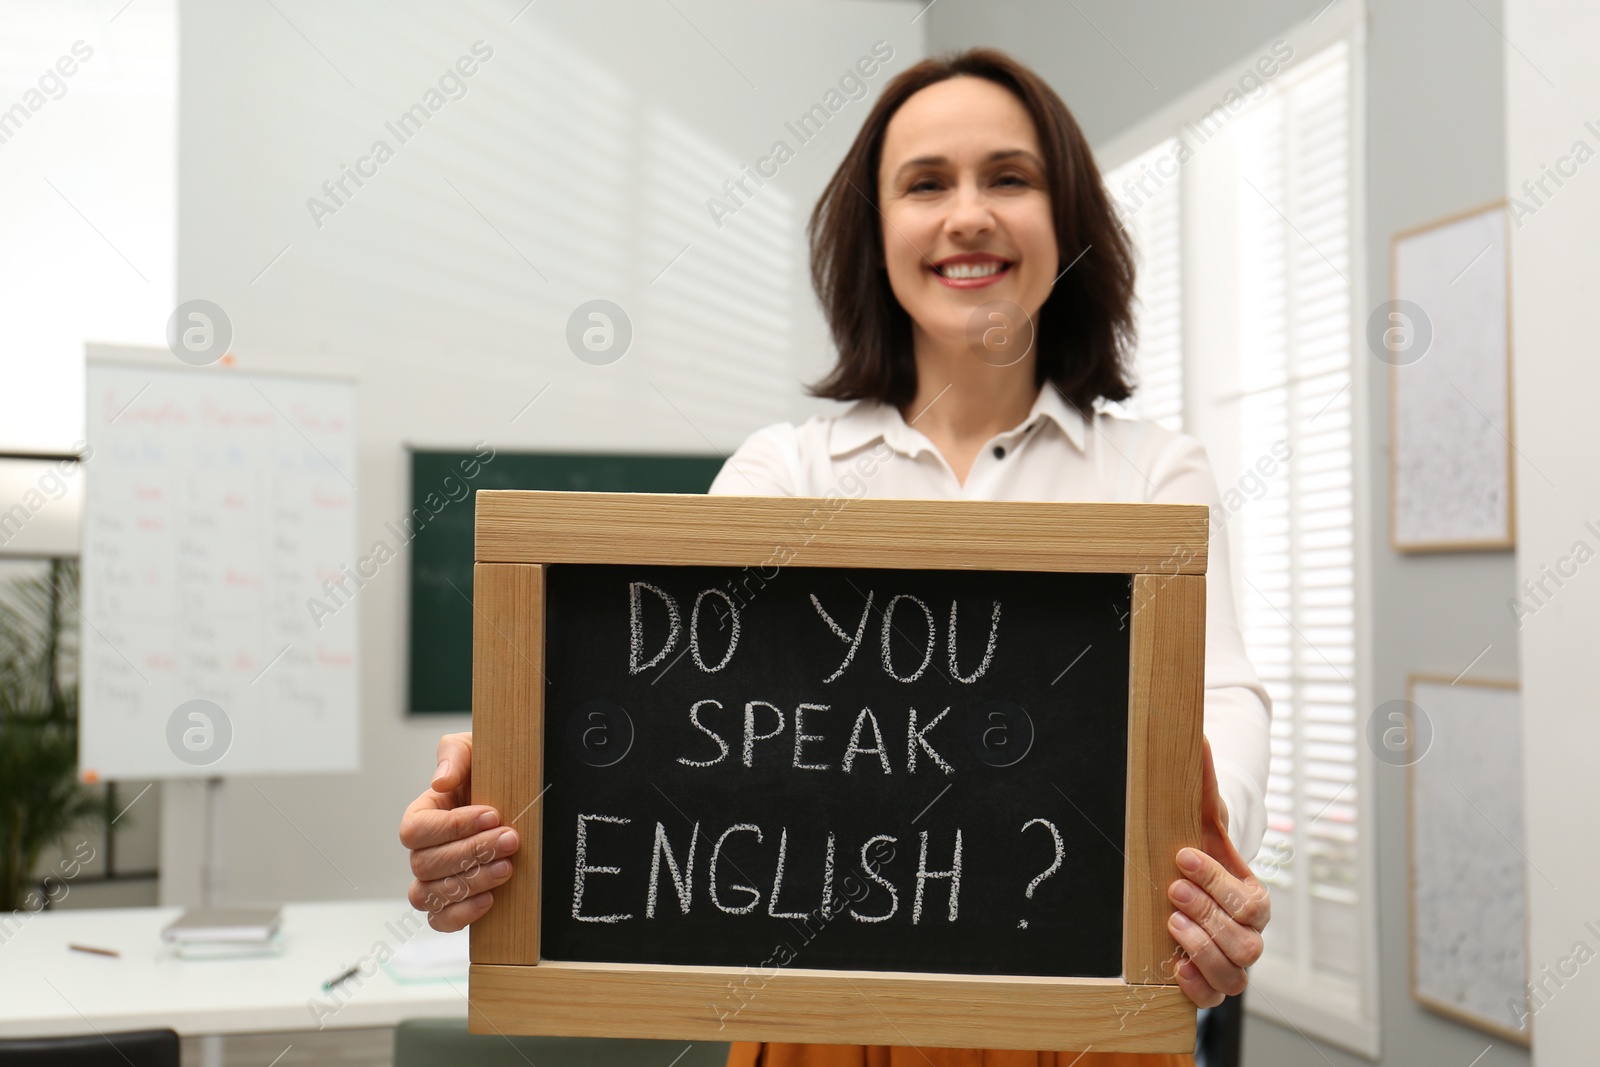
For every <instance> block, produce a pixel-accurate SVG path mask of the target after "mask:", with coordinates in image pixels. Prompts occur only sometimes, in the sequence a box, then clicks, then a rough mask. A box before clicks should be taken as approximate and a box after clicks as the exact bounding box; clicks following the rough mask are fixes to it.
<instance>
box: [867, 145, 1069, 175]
mask: <svg viewBox="0 0 1600 1067" xmlns="http://www.w3.org/2000/svg"><path fill="white" fill-rule="evenodd" d="M1019 157H1020V158H1023V159H1027V160H1029V161H1030V162H1032V163H1033V165H1034V166H1036V167H1039V168H1040V169H1043V167H1044V161H1043V160H1041V159H1040V158H1039V157H1038V156H1036V155H1034V154H1033V153H1032V152H1030V151H1028V150H1027V149H1026V148H997V149H995V150H994V151H993V152H990V153H989V154H988V155H987V156H984V157H983V162H985V163H998V162H1000V161H1001V160H1005V159H1016V158H1019ZM949 162H950V160H949V159H948V158H946V157H945V156H918V157H917V158H916V159H908V160H906V161H905V162H904V163H902V164H900V166H899V168H898V169H897V170H896V171H895V172H894V174H895V177H896V178H899V177H900V175H902V174H904V173H905V172H906V171H908V170H910V169H911V168H913V167H942V166H945V165H946V164H948V163H949Z"/></svg>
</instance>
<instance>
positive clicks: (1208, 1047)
mask: <svg viewBox="0 0 1600 1067" xmlns="http://www.w3.org/2000/svg"><path fill="white" fill-rule="evenodd" d="M1200 1014H1201V1019H1200V1032H1199V1035H1198V1037H1199V1040H1198V1041H1197V1042H1196V1046H1197V1047H1196V1048H1195V1065H1196V1067H1239V1063H1240V1061H1241V1059H1242V1058H1243V1053H1244V995H1243V994H1240V995H1239V996H1236V997H1228V998H1226V999H1224V1000H1223V1002H1222V1003H1221V1004H1218V1005H1217V1006H1216V1007H1214V1008H1208V1009H1205V1010H1203V1011H1202V1012H1201V1013H1200Z"/></svg>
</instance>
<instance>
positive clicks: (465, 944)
mask: <svg viewBox="0 0 1600 1067" xmlns="http://www.w3.org/2000/svg"><path fill="white" fill-rule="evenodd" d="M470 945H471V940H470V938H469V936H468V933H467V931H466V930H458V931H456V932H455V933H453V934H441V933H439V932H438V931H437V930H434V929H432V928H429V929H426V930H423V931H422V932H420V933H418V934H417V936H416V937H414V938H412V939H411V940H410V941H407V942H406V943H405V944H403V945H401V946H400V947H399V948H398V949H396V950H395V951H394V954H393V955H392V956H390V957H389V959H388V960H386V961H385V962H384V964H383V968H384V970H386V971H388V972H389V977H391V978H393V979H394V980H395V981H397V982H429V981H442V980H444V979H446V978H465V977H466V976H467V966H468V963H469V955H468V953H469V948H470Z"/></svg>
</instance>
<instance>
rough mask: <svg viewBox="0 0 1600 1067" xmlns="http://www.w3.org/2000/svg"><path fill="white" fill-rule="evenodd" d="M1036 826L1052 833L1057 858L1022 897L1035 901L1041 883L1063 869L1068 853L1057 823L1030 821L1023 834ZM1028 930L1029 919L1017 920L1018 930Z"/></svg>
mask: <svg viewBox="0 0 1600 1067" xmlns="http://www.w3.org/2000/svg"><path fill="white" fill-rule="evenodd" d="M1034 824H1038V825H1040V826H1043V827H1044V828H1045V829H1046V830H1049V831H1050V840H1051V841H1053V842H1055V846H1056V858H1055V860H1054V862H1052V863H1051V864H1050V866H1048V867H1046V868H1045V869H1044V870H1043V871H1041V872H1040V873H1039V874H1037V875H1035V876H1034V879H1033V881H1031V882H1029V883H1028V888H1027V889H1024V890H1023V891H1022V895H1023V896H1025V897H1027V898H1028V899H1029V900H1032V899H1033V891H1034V890H1035V889H1038V888H1039V883H1041V882H1043V881H1044V880H1045V879H1046V878H1049V877H1050V876H1051V875H1052V874H1055V873H1056V872H1057V871H1059V870H1060V869H1061V858H1062V856H1063V855H1065V853H1066V849H1065V848H1064V847H1063V846H1062V844H1061V831H1060V830H1057V829H1056V825H1055V823H1053V822H1051V821H1050V820H1049V819H1029V820H1028V821H1027V822H1025V823H1023V824H1022V832H1023V833H1026V832H1027V830H1028V827H1030V826H1033V825H1034ZM1027 928H1028V920H1027V919H1018V920H1017V929H1019V930H1026V929H1027Z"/></svg>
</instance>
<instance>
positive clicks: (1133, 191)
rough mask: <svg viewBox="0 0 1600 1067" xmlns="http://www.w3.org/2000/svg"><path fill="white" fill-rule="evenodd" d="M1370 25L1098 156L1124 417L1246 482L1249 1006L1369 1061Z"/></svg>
mask: <svg viewBox="0 0 1600 1067" xmlns="http://www.w3.org/2000/svg"><path fill="white" fill-rule="evenodd" d="M1361 17H1362V15H1361V9H1360V5H1359V4H1356V3H1347V4H1341V5H1339V6H1338V7H1337V8H1335V9H1334V10H1332V11H1329V12H1326V13H1325V14H1324V15H1322V16H1319V19H1318V20H1314V21H1313V22H1312V23H1307V24H1304V25H1302V26H1300V27H1296V28H1295V29H1293V30H1290V31H1289V32H1287V33H1286V34H1284V35H1283V37H1282V38H1279V39H1275V40H1274V41H1272V42H1269V43H1267V44H1266V45H1263V46H1262V48H1260V49H1258V50H1257V51H1255V52H1253V53H1252V54H1250V55H1249V56H1247V57H1245V58H1244V59H1242V60H1241V61H1240V62H1238V63H1236V64H1234V65H1232V66H1230V67H1229V68H1228V69H1227V70H1225V71H1224V72H1223V73H1222V74H1221V75H1219V77H1218V78H1217V79H1214V80H1213V81H1212V82H1209V83H1207V84H1206V85H1205V86H1202V87H1201V88H1200V89H1198V90H1196V91H1195V92H1194V93H1193V94H1191V95H1190V96H1189V97H1187V98H1186V99H1185V100H1183V101H1180V102H1179V103H1178V105H1176V106H1175V107H1173V108H1172V109H1169V110H1168V111H1165V112H1163V113H1161V114H1159V115H1157V116H1154V117H1153V118H1152V119H1151V120H1149V121H1147V122H1146V123H1144V124H1143V125H1141V126H1140V127H1139V128H1137V129H1136V130H1133V131H1130V132H1129V133H1128V134H1126V135H1124V136H1123V137H1122V138H1121V139H1119V141H1118V142H1116V143H1115V144H1113V145H1110V146H1106V149H1105V151H1103V152H1102V159H1103V161H1104V162H1105V163H1107V164H1110V166H1108V167H1107V169H1106V171H1105V176H1106V184H1107V188H1108V191H1109V192H1110V193H1111V195H1112V196H1113V197H1114V198H1115V199H1116V201H1117V204H1118V207H1119V211H1120V214H1121V217H1122V220H1123V225H1124V226H1125V227H1126V229H1127V231H1128V232H1129V234H1130V235H1131V236H1132V238H1133V240H1134V243H1135V244H1136V246H1137V247H1138V249H1139V254H1140V278H1139V283H1138V296H1139V300H1140V307H1139V311H1138V323H1139V328H1140V338H1139V347H1138V351H1137V353H1136V357H1135V368H1134V369H1135V374H1136V375H1137V377H1138V378H1139V379H1140V381H1141V392H1142V394H1143V395H1140V396H1136V397H1135V398H1134V399H1133V400H1131V401H1129V402H1128V403H1127V404H1126V405H1122V407H1124V408H1125V409H1126V410H1127V412H1128V413H1129V414H1132V415H1134V416H1136V417H1140V418H1147V419H1153V420H1155V421H1159V422H1163V423H1165V424H1167V425H1170V426H1174V427H1180V426H1181V428H1183V429H1184V430H1185V431H1186V432H1189V433H1192V434H1194V435H1195V436H1197V437H1199V438H1200V439H1201V440H1202V441H1203V442H1205V444H1206V447H1207V450H1208V451H1209V453H1210V455H1211V459H1212V463H1213V465H1214V466H1215V468H1216V473H1217V478H1218V481H1219V483H1221V486H1222V487H1223V489H1224V490H1227V489H1230V488H1238V489H1239V490H1240V491H1241V493H1242V497H1240V498H1235V499H1242V503H1241V504H1240V505H1239V506H1238V507H1237V510H1231V511H1228V512H1227V514H1226V518H1225V521H1226V524H1227V531H1228V535H1229V553H1230V557H1231V559H1232V561H1233V565H1234V566H1233V573H1234V581H1235V590H1234V595H1235V600H1236V603H1237V604H1238V608H1239V621H1240V625H1241V627H1242V629H1243V631H1244V636H1245V642H1246V645H1247V648H1248V650H1249V653H1250V657H1251V660H1252V661H1253V662H1254V664H1255V666H1256V669H1257V671H1258V673H1259V674H1260V676H1261V679H1262V682H1263V683H1264V684H1265V685H1266V687H1267V689H1268V691H1269V692H1270V693H1271V695H1272V699H1273V705H1274V706H1273V724H1272V764H1271V771H1270V778H1269V781H1268V783H1267V806H1268V825H1267V832H1266V838H1265V840H1264V841H1263V843H1262V847H1261V851H1260V853H1259V854H1258V855H1257V856H1256V859H1255V861H1254V863H1253V864H1252V866H1254V868H1255V869H1256V871H1257V873H1258V874H1259V875H1260V876H1261V877H1262V879H1263V880H1264V881H1266V882H1267V883H1268V884H1269V885H1271V886H1272V889H1273V921H1272V924H1271V926H1269V927H1268V930H1267V952H1266V955H1265V956H1264V957H1263V958H1262V960H1261V962H1260V963H1258V964H1257V965H1256V967H1255V968H1254V970H1253V972H1252V993H1251V994H1250V995H1249V996H1248V997H1247V998H1246V1005H1247V1007H1249V1009H1250V1010H1252V1011H1255V1012H1257V1013H1260V1014H1263V1015H1266V1016H1268V1017H1271V1018H1274V1019H1277V1020H1279V1021H1282V1022H1286V1023H1289V1024H1292V1025H1294V1026H1296V1027H1298V1028H1300V1029H1302V1030H1304V1031H1306V1032H1308V1033H1314V1034H1316V1035H1318V1036H1320V1037H1323V1038H1325V1039H1327V1040H1329V1041H1332V1042H1335V1043H1338V1044H1341V1045H1344V1046H1346V1047H1348V1048H1351V1049H1353V1050H1355V1051H1358V1052H1361V1053H1363V1054H1365V1055H1368V1056H1376V1055H1377V1052H1378V1047H1377V1019H1376V1010H1377V946H1376V918H1375V917H1376V913H1377V911H1376V901H1375V900H1374V879H1373V863H1374V858H1373V855H1372V853H1373V845H1372V842H1373V834H1372V832H1371V829H1370V824H1371V812H1370V810H1369V807H1370V806H1369V805H1367V804H1366V798H1367V794H1366V790H1365V787H1366V783H1367V782H1368V781H1370V767H1368V766H1367V765H1366V761H1367V760H1368V759H1369V758H1370V756H1369V754H1368V753H1367V752H1366V749H1365V745H1364V744H1363V743H1362V741H1361V736H1360V715H1359V714H1358V711H1359V709H1362V708H1364V707H1366V706H1368V705H1369V703H1370V702H1369V701H1368V700H1367V699H1366V698H1365V693H1366V692H1367V688H1366V680H1365V678H1364V677H1363V674H1362V671H1363V668H1364V664H1365V657H1364V656H1363V655H1362V654H1361V647H1362V644H1361V642H1362V639H1363V638H1362V635H1363V633H1364V626H1363V624H1362V620H1361V619H1360V617H1359V613H1358V610H1357V599H1356V588H1357V581H1358V579H1359V573H1360V559H1359V553H1358V548H1359V546H1358V541H1357V538H1356V536H1355V532H1356V529H1357V518H1358V515H1359V514H1361V497H1360V492H1359V490H1360V486H1361V479H1360V478H1358V477H1357V473H1358V471H1359V470H1360V469H1361V466H1360V454H1359V449H1358V445H1359V441H1360V433H1359V429H1360V427H1359V425H1358V418H1359V416H1360V414H1361V413H1360V412H1359V411H1358V409H1357V406H1356V405H1355V404H1354V402H1353V398H1354V397H1355V396H1356V395H1358V394H1359V393H1360V392H1361V385H1360V382H1359V380H1358V378H1359V375H1360V372H1361V370H1362V368H1361V366H1360V365H1358V364H1357V363H1355V362H1354V361H1353V359H1352V353H1353V351H1355V349H1356V345H1357V344H1358V343H1359V341H1358V338H1357V335H1356V330H1357V327H1358V324H1357V323H1356V322H1355V321H1354V314H1353V312H1354V308H1353V300H1354V297H1355V294H1356V293H1358V292H1360V290H1361V285H1362V274H1361V270H1362V264H1361V262H1360V258H1361V257H1360V248H1359V245H1358V243H1357V241H1358V237H1359V235H1360V234H1361V233H1362V228H1361V220H1360V196H1359V190H1360V185H1361V181H1360V174H1361V170H1360V159H1361V154H1360V130H1359V116H1360V91H1359V89H1360V62H1361V46H1362V42H1361V27H1360V23H1361ZM1269 71H1270V73H1268V72H1269ZM1285 457H1287V459H1285ZM1268 470H1271V471H1272V473H1271V474H1270V475H1269V474H1266V473H1265V472H1266V471H1268ZM1224 507H1225V509H1226V508H1227V507H1228V504H1227V503H1226V501H1225V504H1224Z"/></svg>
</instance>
